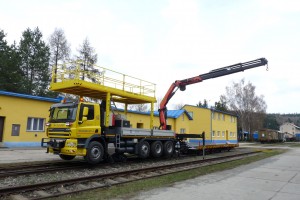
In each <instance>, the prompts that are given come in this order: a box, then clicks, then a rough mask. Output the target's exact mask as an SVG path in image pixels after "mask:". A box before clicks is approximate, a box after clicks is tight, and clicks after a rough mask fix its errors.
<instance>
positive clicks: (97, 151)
mask: <svg viewBox="0 0 300 200" xmlns="http://www.w3.org/2000/svg"><path fill="white" fill-rule="evenodd" d="M103 155H104V148H103V145H102V144H101V143H100V142H97V141H93V142H91V143H90V144H89V145H88V148H87V150H86V156H84V159H85V160H86V161H87V162H88V163H89V164H98V163H99V162H101V161H102V160H103Z"/></svg>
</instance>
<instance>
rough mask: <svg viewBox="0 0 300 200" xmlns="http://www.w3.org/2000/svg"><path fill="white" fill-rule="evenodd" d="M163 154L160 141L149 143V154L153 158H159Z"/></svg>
mask: <svg viewBox="0 0 300 200" xmlns="http://www.w3.org/2000/svg"><path fill="white" fill-rule="evenodd" d="M162 154H163V144H162V142H161V141H155V142H153V143H152V144H151V155H152V156H153V157H154V158H159V157H161V156H162Z"/></svg>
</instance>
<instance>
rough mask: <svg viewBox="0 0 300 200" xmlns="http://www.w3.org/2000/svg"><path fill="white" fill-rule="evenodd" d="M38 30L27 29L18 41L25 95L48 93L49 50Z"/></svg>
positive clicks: (44, 94)
mask: <svg viewBox="0 0 300 200" xmlns="http://www.w3.org/2000/svg"><path fill="white" fill-rule="evenodd" d="M42 37H43V35H42V33H41V32H40V30H39V28H38V27H37V28H35V29H34V30H33V31H32V30H30V28H27V29H26V30H25V31H24V32H23V34H22V38H21V41H20V47H19V51H20V56H21V67H22V71H23V73H24V86H25V88H26V90H25V93H27V94H31V95H38V96H46V95H47V93H48V85H49V81H50V76H49V74H50V73H49V72H50V70H49V59H50V50H49V47H48V46H47V45H46V43H45V42H44V41H43V40H42Z"/></svg>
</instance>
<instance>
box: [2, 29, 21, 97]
mask: <svg viewBox="0 0 300 200" xmlns="http://www.w3.org/2000/svg"><path fill="white" fill-rule="evenodd" d="M5 37H6V34H5V33H4V31H3V30H0V90H5V91H10V92H20V93H22V92H23V90H22V89H23V87H22V71H21V70H20V67H19V65H20V56H19V54H18V50H17V47H16V45H15V44H13V45H11V46H9V45H8V44H7V41H6V40H5Z"/></svg>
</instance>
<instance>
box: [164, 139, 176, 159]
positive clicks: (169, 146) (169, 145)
mask: <svg viewBox="0 0 300 200" xmlns="http://www.w3.org/2000/svg"><path fill="white" fill-rule="evenodd" d="M174 149H175V148H174V143H173V142H172V141H166V142H165V143H164V157H166V158H170V157H171V156H172V155H173V153H174Z"/></svg>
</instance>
